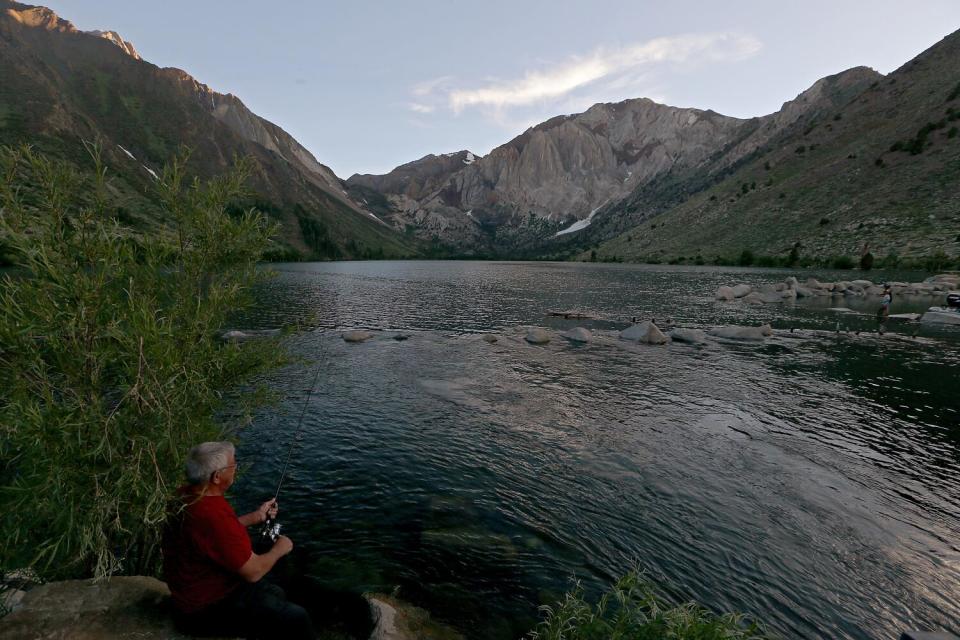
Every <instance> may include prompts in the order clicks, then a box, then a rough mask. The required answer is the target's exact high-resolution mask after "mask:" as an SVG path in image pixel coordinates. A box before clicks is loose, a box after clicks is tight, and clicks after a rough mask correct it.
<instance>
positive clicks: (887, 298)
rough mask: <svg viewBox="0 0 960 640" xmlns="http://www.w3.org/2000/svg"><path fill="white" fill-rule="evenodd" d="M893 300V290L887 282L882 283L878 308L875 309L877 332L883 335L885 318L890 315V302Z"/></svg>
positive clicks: (885, 324)
mask: <svg viewBox="0 0 960 640" xmlns="http://www.w3.org/2000/svg"><path fill="white" fill-rule="evenodd" d="M892 302H893V291H892V290H891V289H890V285H889V284H885V285H883V297H882V298H880V308H879V309H877V332H878V333H879V334H880V335H883V333H884V331H886V330H887V318H889V317H890V303H892Z"/></svg>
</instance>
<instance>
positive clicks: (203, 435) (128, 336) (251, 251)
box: [0, 146, 281, 579]
mask: <svg viewBox="0 0 960 640" xmlns="http://www.w3.org/2000/svg"><path fill="white" fill-rule="evenodd" d="M90 153H91V158H92V160H91V164H92V165H93V170H92V172H90V171H88V172H85V173H81V172H79V171H77V170H76V169H74V168H72V167H71V166H68V165H65V164H61V163H58V162H53V161H50V160H48V159H46V158H44V157H43V156H41V155H38V154H37V153H35V152H34V151H32V150H31V149H30V148H28V147H23V148H17V149H11V148H2V149H0V240H2V244H3V246H4V248H5V249H4V251H5V253H6V255H7V256H8V259H9V260H10V261H11V262H12V263H13V264H14V265H15V271H14V272H12V273H7V274H6V275H3V276H2V278H0V311H2V313H0V512H2V513H3V517H2V518H0V541H2V542H0V570H7V569H11V568H23V567H31V568H33V569H34V570H35V571H36V572H37V573H38V575H40V576H41V577H42V578H45V579H58V578H66V577H94V578H103V577H106V576H109V575H111V574H113V573H117V572H122V573H152V572H154V570H155V569H156V566H157V559H158V558H157V542H158V529H159V525H160V524H161V523H162V521H163V519H164V515H165V505H166V502H167V499H168V497H169V496H170V493H171V491H172V489H173V488H174V487H175V483H176V482H177V480H178V478H179V477H180V476H181V471H180V469H181V460H182V456H183V455H184V454H185V452H186V450H187V449H188V448H189V447H190V446H191V445H192V444H195V443H196V442H199V441H202V440H209V439H215V438H220V437H222V436H223V434H224V432H225V429H227V428H230V427H231V426H232V425H225V424H222V423H219V422H217V421H216V420H214V418H213V415H214V414H215V412H216V411H218V410H219V409H222V408H223V407H222V394H223V392H224V391H225V390H227V389H230V388H233V387H235V386H236V385H238V384H240V383H243V382H244V381H246V380H249V379H250V377H251V376H253V375H255V374H257V373H259V372H262V371H265V370H267V369H269V368H271V367H273V366H275V365H276V364H278V362H279V360H280V358H281V356H280V355H278V354H279V353H280V350H279V349H277V345H276V344H275V343H274V344H271V343H268V342H257V343H246V344H243V345H239V344H233V343H226V342H223V341H221V340H219V339H218V334H219V332H220V331H221V329H222V327H224V324H225V322H226V321H227V319H228V316H229V314H230V313H232V312H233V311H235V310H236V309H237V308H239V307H241V306H243V305H244V304H247V303H248V302H249V291H250V288H251V286H253V285H254V284H255V283H256V282H258V281H259V280H260V279H262V278H263V277H265V276H264V273H263V272H262V271H258V270H257V268H256V263H257V261H258V260H259V259H260V257H261V255H262V253H263V251H264V249H265V248H266V247H267V244H268V241H269V238H270V237H271V235H272V234H274V233H275V231H276V229H275V227H274V226H273V225H272V224H270V223H269V222H268V221H267V220H266V219H265V218H264V217H263V216H262V215H261V214H259V213H258V212H256V211H254V210H249V211H245V212H244V213H243V214H242V215H239V216H235V217H231V216H230V215H228V214H227V213H226V211H227V208H228V206H229V205H230V204H231V203H232V202H234V201H236V200H238V199H239V197H240V196H241V194H242V191H243V184H244V180H245V179H246V176H247V174H248V173H249V166H248V165H247V164H246V163H244V162H240V163H239V164H238V165H237V167H236V169H235V170H233V171H232V172H231V173H229V174H228V175H225V176H222V177H220V178H216V179H213V180H211V181H209V182H206V183H203V182H200V181H198V180H188V179H187V178H186V173H185V166H186V155H185V154H182V155H181V156H180V157H178V158H176V159H175V160H173V161H172V162H171V164H170V165H169V166H168V167H167V168H166V169H165V171H164V172H163V176H162V177H161V178H160V179H159V180H158V181H157V183H156V188H157V190H158V191H159V195H160V196H161V200H162V202H163V208H164V213H165V216H166V219H168V220H169V221H170V223H169V227H167V228H165V229H160V230H158V231H157V232H156V233H153V234H151V235H146V234H140V235H135V234H133V233H131V232H130V231H129V230H128V229H126V228H125V227H124V226H123V225H122V224H121V223H120V222H119V221H117V220H115V219H113V218H112V217H111V216H110V214H109V212H110V211H112V210H113V211H115V210H116V209H115V208H114V207H109V206H107V202H108V200H109V199H110V197H111V193H112V191H111V185H110V175H109V172H108V170H107V168H106V167H105V166H104V165H103V163H102V162H101V160H100V153H99V150H98V149H97V148H96V147H93V146H91V147H90ZM259 399H260V397H259V395H258V394H255V393H251V394H249V395H247V396H245V397H244V398H241V400H240V402H241V404H243V405H245V406H246V408H247V409H250V408H252V406H253V405H255V404H256V403H258V402H259ZM243 408H244V407H231V412H230V413H231V415H235V416H241V415H243V414H244V411H242V409H243ZM238 419H240V418H238Z"/></svg>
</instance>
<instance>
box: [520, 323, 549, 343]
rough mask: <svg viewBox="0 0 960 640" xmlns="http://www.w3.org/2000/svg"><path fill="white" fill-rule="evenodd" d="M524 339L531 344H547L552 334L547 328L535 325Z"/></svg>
mask: <svg viewBox="0 0 960 640" xmlns="http://www.w3.org/2000/svg"><path fill="white" fill-rule="evenodd" d="M524 340H526V341H527V342H529V343H530V344H547V343H548V342H550V334H549V333H548V332H547V330H546V329H541V328H540V327H534V328H533V329H530V330H529V331H527V335H526V336H525V337H524Z"/></svg>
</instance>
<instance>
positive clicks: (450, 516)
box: [236, 262, 960, 640]
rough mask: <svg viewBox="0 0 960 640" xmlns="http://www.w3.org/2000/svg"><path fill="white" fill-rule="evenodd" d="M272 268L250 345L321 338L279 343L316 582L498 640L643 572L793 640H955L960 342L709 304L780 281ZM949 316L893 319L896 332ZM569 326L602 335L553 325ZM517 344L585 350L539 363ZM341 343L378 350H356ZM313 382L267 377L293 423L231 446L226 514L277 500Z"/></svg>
mask: <svg viewBox="0 0 960 640" xmlns="http://www.w3.org/2000/svg"><path fill="white" fill-rule="evenodd" d="M276 268H277V269H278V270H279V271H280V274H279V276H278V278H277V279H275V280H274V281H272V282H271V284H270V285H269V286H268V287H266V288H265V289H264V290H263V291H261V292H260V295H259V300H260V304H259V307H258V309H257V310H256V312H255V313H254V314H253V315H252V316H251V317H249V318H247V319H246V320H244V321H243V323H242V327H241V328H247V327H250V328H256V327H259V328H267V327H274V326H279V325H281V324H287V323H290V322H292V321H296V320H304V319H307V318H313V324H312V325H311V326H313V327H316V328H315V329H311V330H309V331H306V332H303V333H301V334H299V335H297V336H295V337H293V338H291V339H290V348H291V350H292V352H293V353H295V354H298V355H301V356H303V357H305V358H307V359H309V360H310V361H311V362H313V363H317V362H319V363H322V373H321V376H320V382H319V384H318V385H317V388H316V390H315V391H314V393H313V395H312V396H311V398H310V401H309V404H308V405H307V409H306V414H305V419H304V426H303V431H302V434H301V436H300V440H299V444H298V448H297V449H296V451H295V454H294V456H293V458H292V461H291V464H290V470H289V472H288V477H287V481H286V484H285V485H284V488H283V492H282V493H281V497H280V499H281V505H282V510H283V513H282V515H283V520H284V523H285V525H284V526H285V533H287V534H288V535H290V536H291V537H292V538H293V540H294V542H295V544H296V545H297V549H296V551H295V554H296V561H297V562H298V563H300V565H301V566H302V568H303V570H304V571H305V572H307V573H309V574H310V575H313V576H315V577H317V578H318V579H320V580H321V581H323V582H325V583H326V584H328V585H330V586H335V587H345V588H358V589H365V590H376V591H387V592H389V591H391V590H393V589H394V588H395V587H399V590H398V593H399V596H400V597H401V598H403V599H406V600H408V601H411V602H413V603H414V604H417V605H419V606H422V607H424V608H426V609H428V610H429V611H430V612H431V613H432V614H433V615H434V617H436V618H439V619H441V620H444V621H447V622H449V623H451V624H453V625H454V626H455V627H457V628H458V629H459V630H461V631H463V632H464V633H465V634H467V635H468V637H471V638H483V639H491V640H498V639H501V638H503V639H506V638H519V637H521V636H522V635H523V634H524V633H525V632H526V631H527V630H529V629H530V628H531V627H532V626H533V625H534V624H535V623H536V621H537V619H538V611H537V607H538V606H539V605H540V604H544V603H549V602H552V601H554V600H555V599H556V598H557V597H559V596H560V595H561V594H562V593H563V592H564V591H566V590H567V589H568V588H569V587H570V581H569V580H570V578H571V577H576V578H578V579H580V580H581V581H582V582H583V584H584V586H585V587H586V588H587V589H588V590H589V591H591V592H596V591H597V590H599V589H601V588H605V587H606V586H607V585H608V584H609V583H610V582H612V581H613V580H614V579H615V578H616V577H617V576H619V575H621V574H622V573H623V572H625V571H626V570H627V569H629V568H630V567H631V566H633V565H634V564H635V563H639V565H640V566H641V567H643V568H645V569H646V570H647V571H648V572H649V573H650V575H651V576H653V577H655V578H656V579H657V580H658V581H661V584H662V585H664V586H665V588H667V589H668V591H669V592H670V593H671V595H673V596H674V597H676V598H679V599H684V600H685V599H696V600H698V601H700V602H702V603H704V604H705V605H707V606H709V607H711V608H713V609H715V610H718V611H725V610H738V611H745V612H749V613H751V614H753V615H755V616H756V617H757V618H759V619H761V620H763V621H765V622H766V623H767V624H768V626H769V627H770V628H771V629H772V630H773V631H774V632H776V633H777V634H779V635H781V636H784V637H788V638H891V639H892V638H896V637H898V636H899V632H900V631H901V630H903V629H906V628H923V629H928V630H941V629H942V630H952V631H954V632H957V631H960V550H958V546H957V540H958V537H960V536H958V534H960V523H958V520H957V516H958V514H960V482H958V477H960V475H958V472H960V458H958V450H960V369H958V363H960V331H956V330H954V331H953V332H951V331H929V330H924V331H920V327H919V326H918V325H915V324H907V323H895V322H893V321H891V323H890V330H891V333H889V334H887V335H886V336H884V337H882V338H881V337H878V336H877V335H876V334H875V333H870V332H867V331H866V330H868V329H871V328H874V320H873V317H872V314H873V313H874V312H875V310H876V306H877V305H878V301H877V300H865V301H861V302H860V303H859V304H857V303H852V302H850V301H849V300H847V301H844V300H842V299H835V300H833V301H830V300H829V299H828V300H827V301H823V300H818V301H815V302H810V303H803V302H800V303H797V304H796V305H792V306H781V305H776V306H763V307H759V308H757V307H747V306H744V305H741V304H739V303H735V304H732V303H718V302H715V301H714V300H713V292H714V291H715V290H716V288H717V286H719V285H721V284H736V283H738V282H749V283H754V284H756V283H763V282H777V281H782V280H783V278H784V277H786V276H787V275H790V273H788V272H782V271H773V270H762V269H754V270H747V269H735V268H726V269H723V268H714V267H649V266H646V267H645V266H635V265H591V264H566V263H564V264H552V263H547V264H543V263H520V264H514V263H482V262H354V263H326V264H291V265H279V266H278V267H276ZM797 275H798V276H799V277H800V278H801V280H803V279H805V278H806V277H807V276H808V275H813V276H815V277H819V278H821V279H824V280H839V279H851V278H856V277H857V275H856V274H851V273H850V272H845V273H843V272H841V273H825V272H816V273H809V274H808V273H803V274H802V275H801V274H797ZM870 277H871V278H872V279H874V280H880V279H883V278H891V279H897V280H914V281H915V280H919V279H921V278H922V275H918V274H878V273H872V274H870ZM935 303H937V304H939V303H940V300H939V299H923V300H915V301H912V302H911V301H907V300H904V299H903V298H898V299H896V300H895V302H894V308H893V313H901V312H907V311H921V310H923V309H924V308H925V307H926V306H929V305H931V304H935ZM830 306H849V307H852V308H853V309H854V310H855V311H859V312H861V313H859V314H858V313H852V314H841V313H837V312H834V311H830V310H828V309H827V307H830ZM569 308H577V309H581V310H585V311H589V312H591V313H592V314H594V315H596V316H597V317H598V319H597V320H594V321H573V320H562V319H556V318H549V317H547V313H548V312H549V311H551V310H562V309H569ZM634 316H636V317H638V318H650V317H653V318H656V319H657V320H658V321H660V322H663V321H664V319H666V318H667V317H672V318H673V319H674V320H675V321H676V322H677V323H678V324H680V325H682V326H689V327H698V328H704V329H706V328H710V327H712V326H716V325H719V324H728V323H729V324H757V323H761V322H772V323H773V325H774V327H775V328H777V329H778V331H777V334H776V335H775V336H774V337H773V338H770V339H769V340H768V341H767V343H766V344H765V345H763V346H747V345H736V344H721V343H716V342H713V343H710V344H708V345H706V346H703V347H691V346H686V345H681V344H671V345H666V346H638V345H629V344H627V343H624V342H621V341H618V340H616V331H617V330H618V329H621V328H623V327H624V326H626V323H627V321H629V319H630V318H631V317H634ZM520 325H539V326H546V327H549V328H551V329H563V328H568V327H572V326H577V325H582V326H586V327H588V328H591V329H593V330H594V331H595V333H596V335H597V338H596V340H595V341H594V342H592V343H590V344H587V345H574V344H571V343H568V342H567V341H565V340H563V339H560V338H556V339H554V340H553V341H552V342H551V343H550V344H549V345H546V346H533V345H529V344H527V343H526V342H524V341H523V339H522V337H523V332H522V330H519V329H518V327H519V326H520ZM348 328H370V329H382V330H383V331H382V332H381V333H378V336H377V338H376V339H374V340H371V341H369V342H366V343H363V344H347V343H344V342H343V341H342V340H341V339H340V337H339V332H340V331H341V330H343V329H348ZM790 329H793V330H794V331H793V332H791V331H790ZM838 329H839V330H840V333H839V334H838V333H837V330H838ZM857 331H864V332H863V333H860V334H859V335H857V334H856V332H857ZM398 332H403V333H405V334H407V335H409V339H408V340H405V341H402V342H401V341H395V340H393V339H391V336H393V335H395V334H396V333H398ZM490 332H492V333H497V334H498V335H499V336H500V339H499V341H498V342H497V343H495V344H492V345H491V344H487V343H486V342H484V341H483V340H481V336H480V334H482V333H490ZM314 371H315V365H314V364H310V363H307V364H300V365H296V366H291V367H289V368H287V369H284V370H282V371H280V372H277V373H276V374H274V375H271V376H270V378H269V379H268V382H269V384H270V385H271V386H272V387H274V388H276V389H279V390H280V391H282V392H283V393H284V394H285V396H286V399H285V400H284V401H283V402H282V403H281V405H280V407H279V408H278V409H276V410H275V409H271V410H270V411H265V412H264V413H263V414H262V415H259V416H257V418H256V420H255V421H254V423H253V424H252V425H251V426H250V427H248V428H247V429H246V430H244V431H243V432H242V433H241V434H240V439H241V448H240V454H239V455H240V457H241V458H242V459H245V460H247V461H255V464H254V466H253V468H252V469H251V470H250V471H249V472H248V473H247V474H246V475H244V476H243V477H241V480H240V481H239V482H238V486H237V498H236V501H237V503H238V509H239V508H242V507H243V506H248V507H249V506H250V505H252V504H254V503H255V502H256V501H257V500H259V499H263V498H264V497H265V494H271V495H272V493H273V487H275V486H276V482H277V478H278V475H279V468H280V467H281V466H282V463H283V459H284V456H285V454H286V447H287V445H288V443H289V442H290V440H291V438H292V436H293V432H294V429H295V427H296V424H297V418H298V417H299V415H300V410H301V408H302V407H303V406H304V400H305V399H306V396H307V392H308V387H309V385H310V382H311V381H312V379H313V374H314Z"/></svg>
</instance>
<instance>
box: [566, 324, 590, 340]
mask: <svg viewBox="0 0 960 640" xmlns="http://www.w3.org/2000/svg"><path fill="white" fill-rule="evenodd" d="M560 335H562V336H563V337H564V338H566V339H567V340H570V341H571V342H590V341H591V340H593V334H592V333H590V330H589V329H584V328H583V327H574V328H573V329H570V330H569V331H565V332H563V333H561V334H560Z"/></svg>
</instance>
